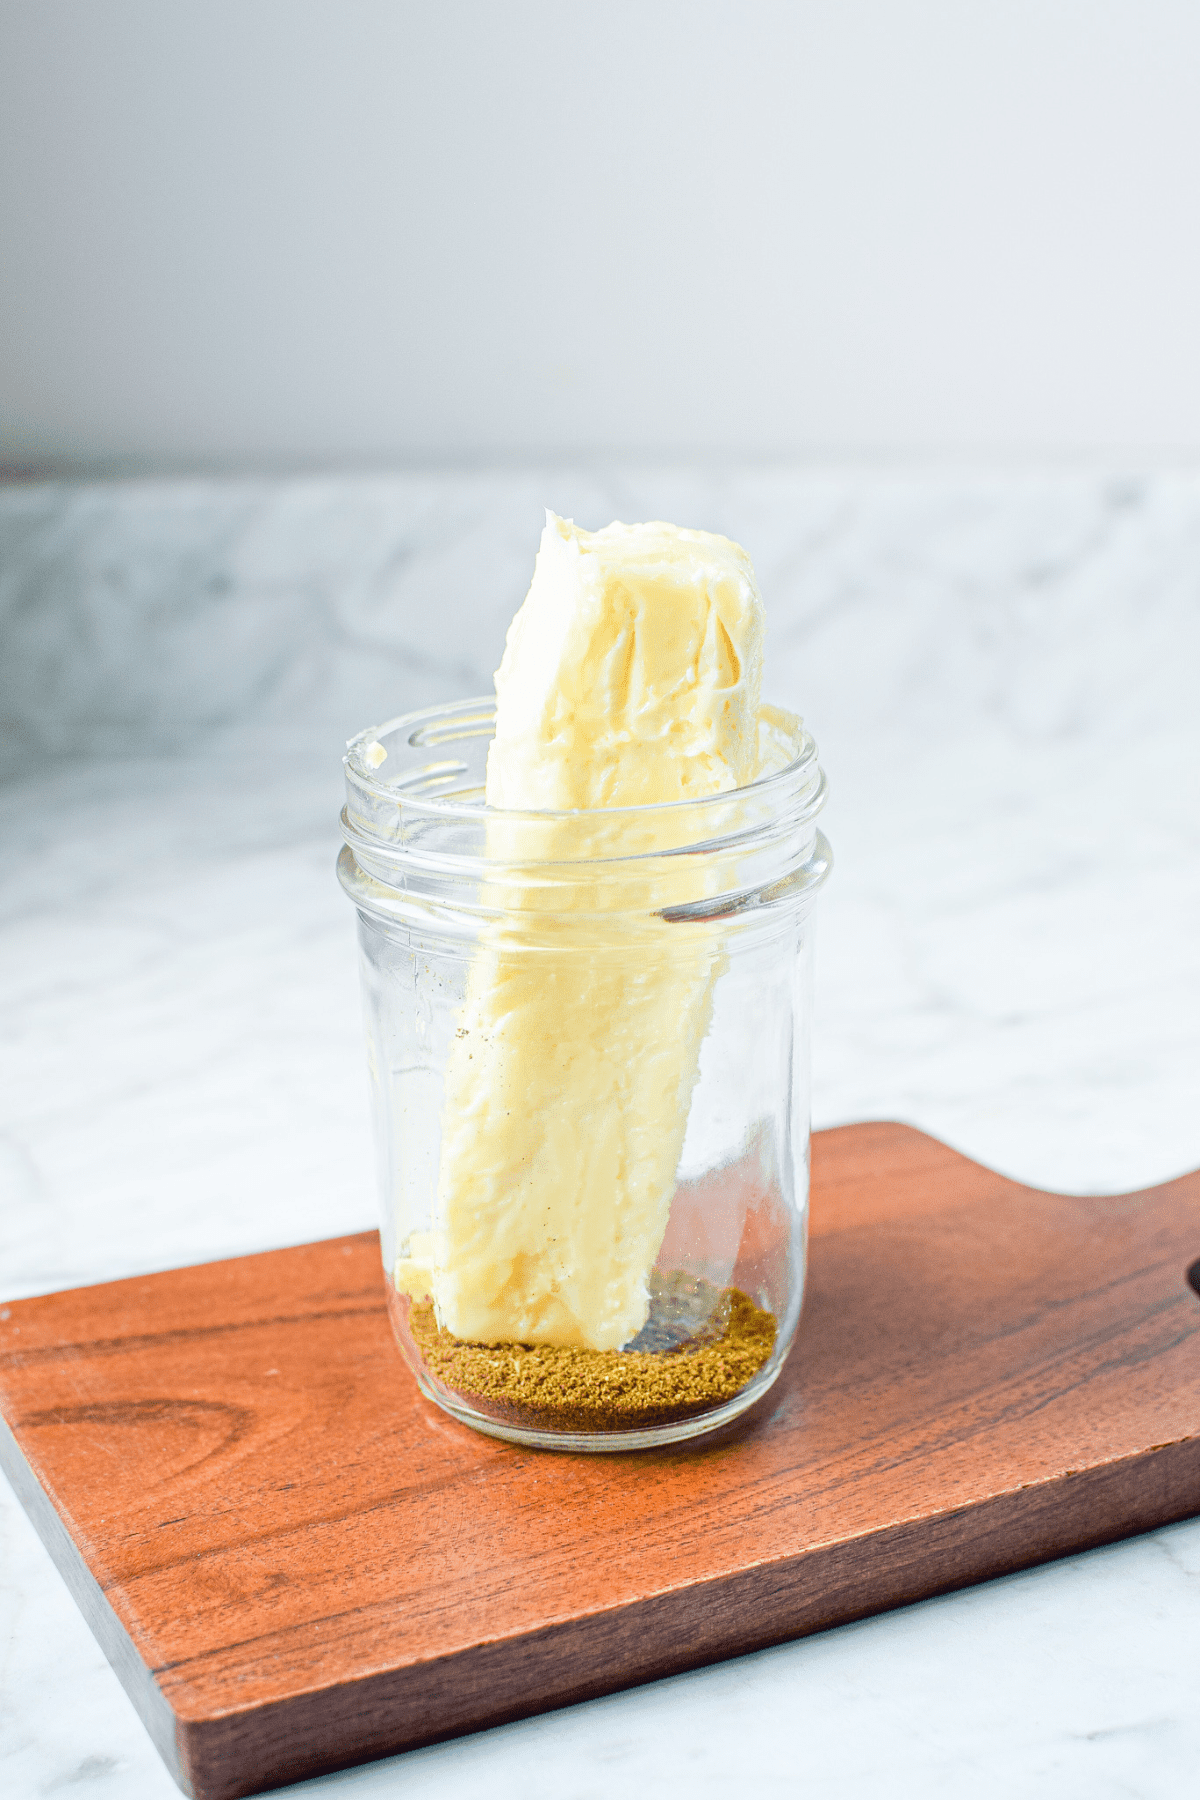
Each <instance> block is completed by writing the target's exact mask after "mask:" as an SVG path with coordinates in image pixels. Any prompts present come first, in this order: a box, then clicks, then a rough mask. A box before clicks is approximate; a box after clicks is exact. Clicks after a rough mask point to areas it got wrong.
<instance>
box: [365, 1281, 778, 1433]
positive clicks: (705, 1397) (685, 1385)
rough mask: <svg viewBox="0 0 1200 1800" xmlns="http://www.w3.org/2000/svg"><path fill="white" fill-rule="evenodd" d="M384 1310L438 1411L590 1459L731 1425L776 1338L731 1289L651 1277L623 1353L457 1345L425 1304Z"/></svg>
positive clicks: (395, 1298) (760, 1311)
mask: <svg viewBox="0 0 1200 1800" xmlns="http://www.w3.org/2000/svg"><path fill="white" fill-rule="evenodd" d="M389 1287H390V1284H389ZM389 1301H390V1302H391V1303H392V1304H391V1307H390V1310H391V1312H392V1320H393V1325H394V1327H395V1329H396V1333H397V1336H398V1337H399V1339H400V1343H401V1346H402V1348H403V1349H404V1350H405V1352H406V1354H407V1356H408V1358H409V1360H410V1362H412V1363H413V1364H414V1366H415V1368H416V1370H417V1373H418V1379H419V1380H420V1381H421V1385H422V1387H424V1388H425V1389H426V1392H427V1393H429V1395H430V1398H432V1399H434V1400H436V1401H437V1402H438V1404H439V1405H441V1406H444V1407H448V1408H449V1410H451V1411H452V1412H454V1413H456V1414H457V1415H458V1416H460V1417H464V1418H466V1419H468V1421H469V1422H470V1423H472V1424H475V1425H477V1426H480V1427H482V1429H484V1430H488V1429H489V1428H490V1429H491V1430H492V1431H493V1432H494V1433H495V1434H496V1435H499V1436H504V1437H512V1438H516V1439H517V1440H518V1441H522V1442H545V1441H546V1440H547V1439H551V1440H554V1441H561V1439H562V1437H563V1434H566V1435H568V1436H570V1435H573V1434H575V1433H580V1434H585V1435H586V1436H587V1437H588V1438H589V1439H590V1440H591V1441H592V1443H593V1444H594V1447H595V1448H597V1449H603V1448H606V1447H610V1448H614V1449H615V1448H618V1447H623V1446H622V1445H619V1444H618V1443H617V1441H616V1440H617V1439H627V1438H628V1437H629V1435H631V1434H632V1435H636V1434H637V1433H639V1432H642V1431H651V1430H653V1431H654V1432H655V1436H656V1439H658V1440H659V1441H661V1428H662V1427H664V1426H671V1425H679V1426H682V1427H684V1429H683V1430H682V1431H681V1433H680V1434H679V1435H683V1436H691V1435H693V1431H694V1429H696V1428H697V1427H698V1428H700V1429H703V1430H706V1431H707V1430H711V1429H712V1428H713V1425H714V1424H716V1423H719V1422H724V1417H725V1416H726V1415H727V1416H729V1417H733V1416H736V1413H738V1412H740V1411H742V1410H743V1408H742V1407H741V1406H737V1405H732V1406H731V1403H733V1402H737V1401H738V1399H739V1397H741V1396H743V1395H745V1396H746V1401H745V1404H747V1405H748V1404H750V1402H751V1401H752V1399H753V1398H755V1397H756V1395H753V1394H748V1393H747V1390H748V1389H750V1388H751V1387H752V1386H755V1387H758V1386H759V1385H760V1384H757V1383H756V1381H755V1378H756V1377H757V1376H758V1375H759V1374H760V1372H761V1371H762V1370H763V1369H764V1368H765V1367H766V1366H767V1364H768V1363H769V1362H770V1361H771V1357H772V1352H773V1350H774V1348H775V1343H776V1336H777V1328H776V1321H775V1316H774V1314H773V1313H770V1312H767V1311H766V1310H764V1308H762V1307H760V1306H757V1305H756V1304H755V1303H754V1301H753V1300H752V1299H751V1298H750V1297H749V1295H747V1294H745V1293H743V1292H742V1291H741V1289H740V1288H735V1287H730V1288H725V1289H724V1290H722V1289H719V1288H717V1287H714V1286H713V1285H712V1284H711V1283H709V1282H706V1281H703V1280H701V1279H699V1278H697V1277H695V1276H691V1275H687V1274H684V1273H682V1272H678V1273H671V1274H667V1275H660V1276H656V1277H655V1280H654V1284H653V1289H652V1294H651V1312H650V1318H649V1321H648V1322H647V1324H646V1326H645V1327H644V1328H643V1330H642V1331H641V1332H639V1333H638V1336H637V1337H636V1338H635V1339H634V1340H633V1343H632V1344H631V1345H630V1346H628V1347H627V1348H626V1349H624V1350H587V1349H580V1348H576V1347H573V1346H571V1347H568V1346H563V1345H550V1344H470V1343H464V1342H462V1341H461V1340H460V1339H459V1338H456V1337H454V1336H452V1334H451V1333H450V1332H448V1331H446V1330H444V1329H443V1328H442V1327H441V1326H439V1325H438V1323H437V1320H436V1318H435V1316H434V1310H433V1304H432V1302H431V1301H429V1300H423V1301H417V1302H410V1301H409V1300H408V1299H406V1298H402V1297H401V1296H399V1295H397V1294H396V1292H395V1290H394V1289H390V1292H389ZM768 1385H769V1384H768ZM715 1414H720V1415H722V1417H721V1419H720V1420H718V1419H716V1418H714V1416H713V1415H715ZM689 1426H690V1427H691V1428H692V1429H687V1428H688V1427H689ZM672 1435H675V1434H672ZM563 1447H567V1446H565V1445H564V1446H563ZM571 1447H575V1446H571Z"/></svg>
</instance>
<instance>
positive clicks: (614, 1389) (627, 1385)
mask: <svg viewBox="0 0 1200 1800" xmlns="http://www.w3.org/2000/svg"><path fill="white" fill-rule="evenodd" d="M494 720H495V707H494V702H492V701H490V700H468V701H462V702H459V703H457V704H454V705H450V706H442V707H434V708H430V709H428V710H426V711H423V712H419V713H410V714H408V715H407V716H406V717H404V718H401V719H396V720H394V721H393V722H392V723H391V724H389V725H385V726H383V727H381V728H379V729H378V730H373V731H366V732H363V733H362V734H361V735H360V736H359V737H357V738H355V739H354V740H353V742H352V743H351V744H350V745H349V748H348V753H347V756H346V759H345V763H346V795H347V798H346V806H345V808H344V810H343V813H342V831H343V836H344V838H345V847H344V848H343V850H342V852H341V855H340V857H339V859H338V874H339V877H340V879H341V882H342V885H343V887H344V888H345V890H346V892H347V893H348V894H349V895H350V897H351V899H352V900H353V901H354V904H355V906H356V907H357V909H358V933H359V945H360V949H361V971H362V988H363V1010H364V1018H365V1026H366V1039H367V1066H368V1071H369V1077H370V1086H371V1097H372V1104H373V1113H374V1128H375V1143H376V1154H377V1166H378V1179H379V1193H380V1199H381V1203H382V1232H381V1237H382V1248H383V1267H384V1276H385V1281H386V1285H387V1293H388V1304H389V1312H390V1316H391V1320H392V1325H393V1329H394V1331H395V1334H396V1338H397V1341H398V1343H399V1345H400V1348H401V1350H402V1351H403V1353H404V1356H405V1358H406V1359H407V1361H408V1363H409V1365H410V1367H411V1368H412V1370H413V1372H414V1374H415V1375H416V1378H417V1381H418V1382H419V1383H420V1386H421V1388H422V1389H423V1391H424V1392H425V1394H426V1395H428V1397H429V1398H430V1399H432V1400H434V1401H436V1403H437V1404H438V1405H439V1406H441V1407H443V1408H445V1410H446V1411H447V1412H449V1413H451V1414H453V1416H454V1417H455V1418H457V1419H460V1420H462V1421H463V1422H464V1423H466V1424H469V1425H472V1426H475V1427H476V1428H478V1429H479V1430H481V1431H485V1432H489V1433H491V1434H492V1435H493V1436H496V1437H501V1438H507V1439H509V1440H511V1441H513V1442H517V1443H522V1444H531V1445H537V1446H541V1447H544V1448H550V1449H564V1450H576V1451H578V1450H606V1451H607V1450H622V1449H644V1448H647V1447H650V1446H653V1445H658V1444H664V1443H675V1442H679V1441H680V1440H683V1439H689V1438H697V1437H700V1436H702V1435H704V1434H706V1433H709V1432H712V1431H714V1430H716V1429H718V1428H719V1427H721V1426H723V1425H725V1424H727V1423H728V1422H729V1421H731V1420H732V1419H734V1418H736V1417H737V1416H738V1415H739V1414H740V1413H742V1412H744V1411H745V1410H746V1409H747V1408H748V1407H749V1406H751V1405H753V1404H754V1402H755V1401H757V1400H758V1399H759V1398H760V1397H761V1396H762V1395H763V1394H764V1393H765V1392H766V1391H767V1389H768V1388H769V1387H770V1386H771V1384H772V1383H773V1382H774V1381H775V1379H776V1377H777V1376H778V1374H779V1371H780V1368H781V1367H782V1365H783V1360H784V1357H785V1356H786V1354H787V1351H788V1348H789V1346H790V1344H791V1341H792V1338H793V1336H794V1334H795V1330H796V1324H797V1321H798V1319H799V1316H800V1305H801V1300H802V1297H803V1290H804V1271H805V1254H806V1241H807V1215H808V1148H809V1038H810V1022H811V999H810V995H811V926H810V920H809V912H810V905H811V902H812V899H813V896H814V894H815V892H816V890H817V888H818V887H819V886H820V884H821V882H822V881H823V880H824V878H825V875H826V874H827V873H828V870H829V867H830V852H829V846H828V844H827V843H826V841H825V839H824V837H823V836H822V835H821V833H820V832H819V831H818V830H817V828H816V823H815V821H816V816H817V813H818V811H819V809H820V807H821V805H822V803H823V801H824V798H825V779H824V776H823V774H822V772H821V770H820V768H819V766H818V763H817V748H816V745H815V743H814V742H813V740H812V738H811V737H810V736H809V735H808V733H807V732H805V731H804V729H803V728H802V726H801V724H800V722H799V721H798V720H797V719H794V718H792V717H791V715H789V714H786V713H783V712H779V711H776V710H775V709H770V708H768V709H765V710H764V715H763V722H762V725H761V728H760V733H761V740H762V741H761V746H760V747H761V752H762V755H761V759H760V766H762V768H763V770H764V773H763V774H762V775H761V776H760V777H759V778H758V779H757V780H756V781H755V782H753V783H752V784H750V785H749V786H748V787H745V788H741V789H738V790H737V791H736V792H733V793H725V794H719V795H714V796H712V797H709V798H706V799H702V800H694V801H676V802H673V803H671V804H670V805H664V806H643V807H631V808H625V809H611V810H604V809H597V810H594V811H581V812H574V813H532V812H529V813H518V812H501V811H498V810H496V809H494V808H490V807H486V806H485V805H484V799H483V795H484V778H485V772H486V761H487V751H488V745H489V742H490V740H491V735H492V729H493V725H494Z"/></svg>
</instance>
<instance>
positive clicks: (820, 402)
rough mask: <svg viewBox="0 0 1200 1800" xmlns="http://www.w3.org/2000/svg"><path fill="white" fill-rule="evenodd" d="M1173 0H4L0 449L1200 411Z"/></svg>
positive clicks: (290, 444) (1194, 16)
mask: <svg viewBox="0 0 1200 1800" xmlns="http://www.w3.org/2000/svg"><path fill="white" fill-rule="evenodd" d="M1198 92H1200V6H1196V5H1194V4H1191V3H1190V0H781V3H775V0H757V3H756V0H744V3H742V4H733V3H732V0H687V3H686V4H675V3H674V0H632V3H631V0H591V3H589V4H580V3H578V0H503V3H500V4H488V3H486V0H436V4H435V3H434V0H426V3H425V4H421V5H414V4H407V3H404V0H0V462H7V463H8V464H9V465H20V464H25V465H32V466H34V467H55V466H57V467H62V468H66V469H68V470H69V469H80V468H88V467H95V466H103V465H105V464H109V463H113V462H116V463H124V464H126V465H132V466H135V467H188V466H195V467H205V466H226V467H255V466H260V465H276V466H278V465H281V464H282V465H286V464H306V465H312V464H331V463H332V464H337V463H345V462H354V461H361V460H366V461H373V460H421V459H429V458H434V459H446V460H449V461H469V460H471V459H478V458H488V457H494V456H508V455H518V456H522V455H529V454H537V453H550V454H557V453H561V452H568V453H585V452H588V451H591V450H594V449H617V450H632V451H634V452H637V453H646V454H657V453H659V452H675V453H683V454H696V453H699V454H706V453H720V452H729V453H733V454H745V453H750V454H752V455H765V456H775V455H794V454H801V455H803V454H808V453H814V454H823V455H828V454H830V453H846V454H851V455H857V454H868V455H869V454H872V453H876V452H879V453H884V454H889V453H892V452H895V451H899V452H918V453H922V452H923V453H934V454H938V453H959V452H963V451H966V452H978V453H982V454H985V455H996V454H1001V455H1003V454H1007V453H1009V452H1029V451H1032V452H1034V453H1041V454H1049V455H1054V454H1057V453H1061V452H1074V451H1078V450H1084V451H1095V452H1100V453H1106V454H1111V455H1114V456H1116V457H1118V458H1122V457H1127V456H1130V455H1134V456H1140V455H1144V454H1155V453H1159V452H1166V453H1180V452H1182V453H1191V452H1195V451H1196V450H1197V449H1200V354H1198V352H1197V342H1196V321H1197V319H1200V229H1198V224H1200V204H1198V199H1200V194H1198V189H1200V100H1198Z"/></svg>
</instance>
